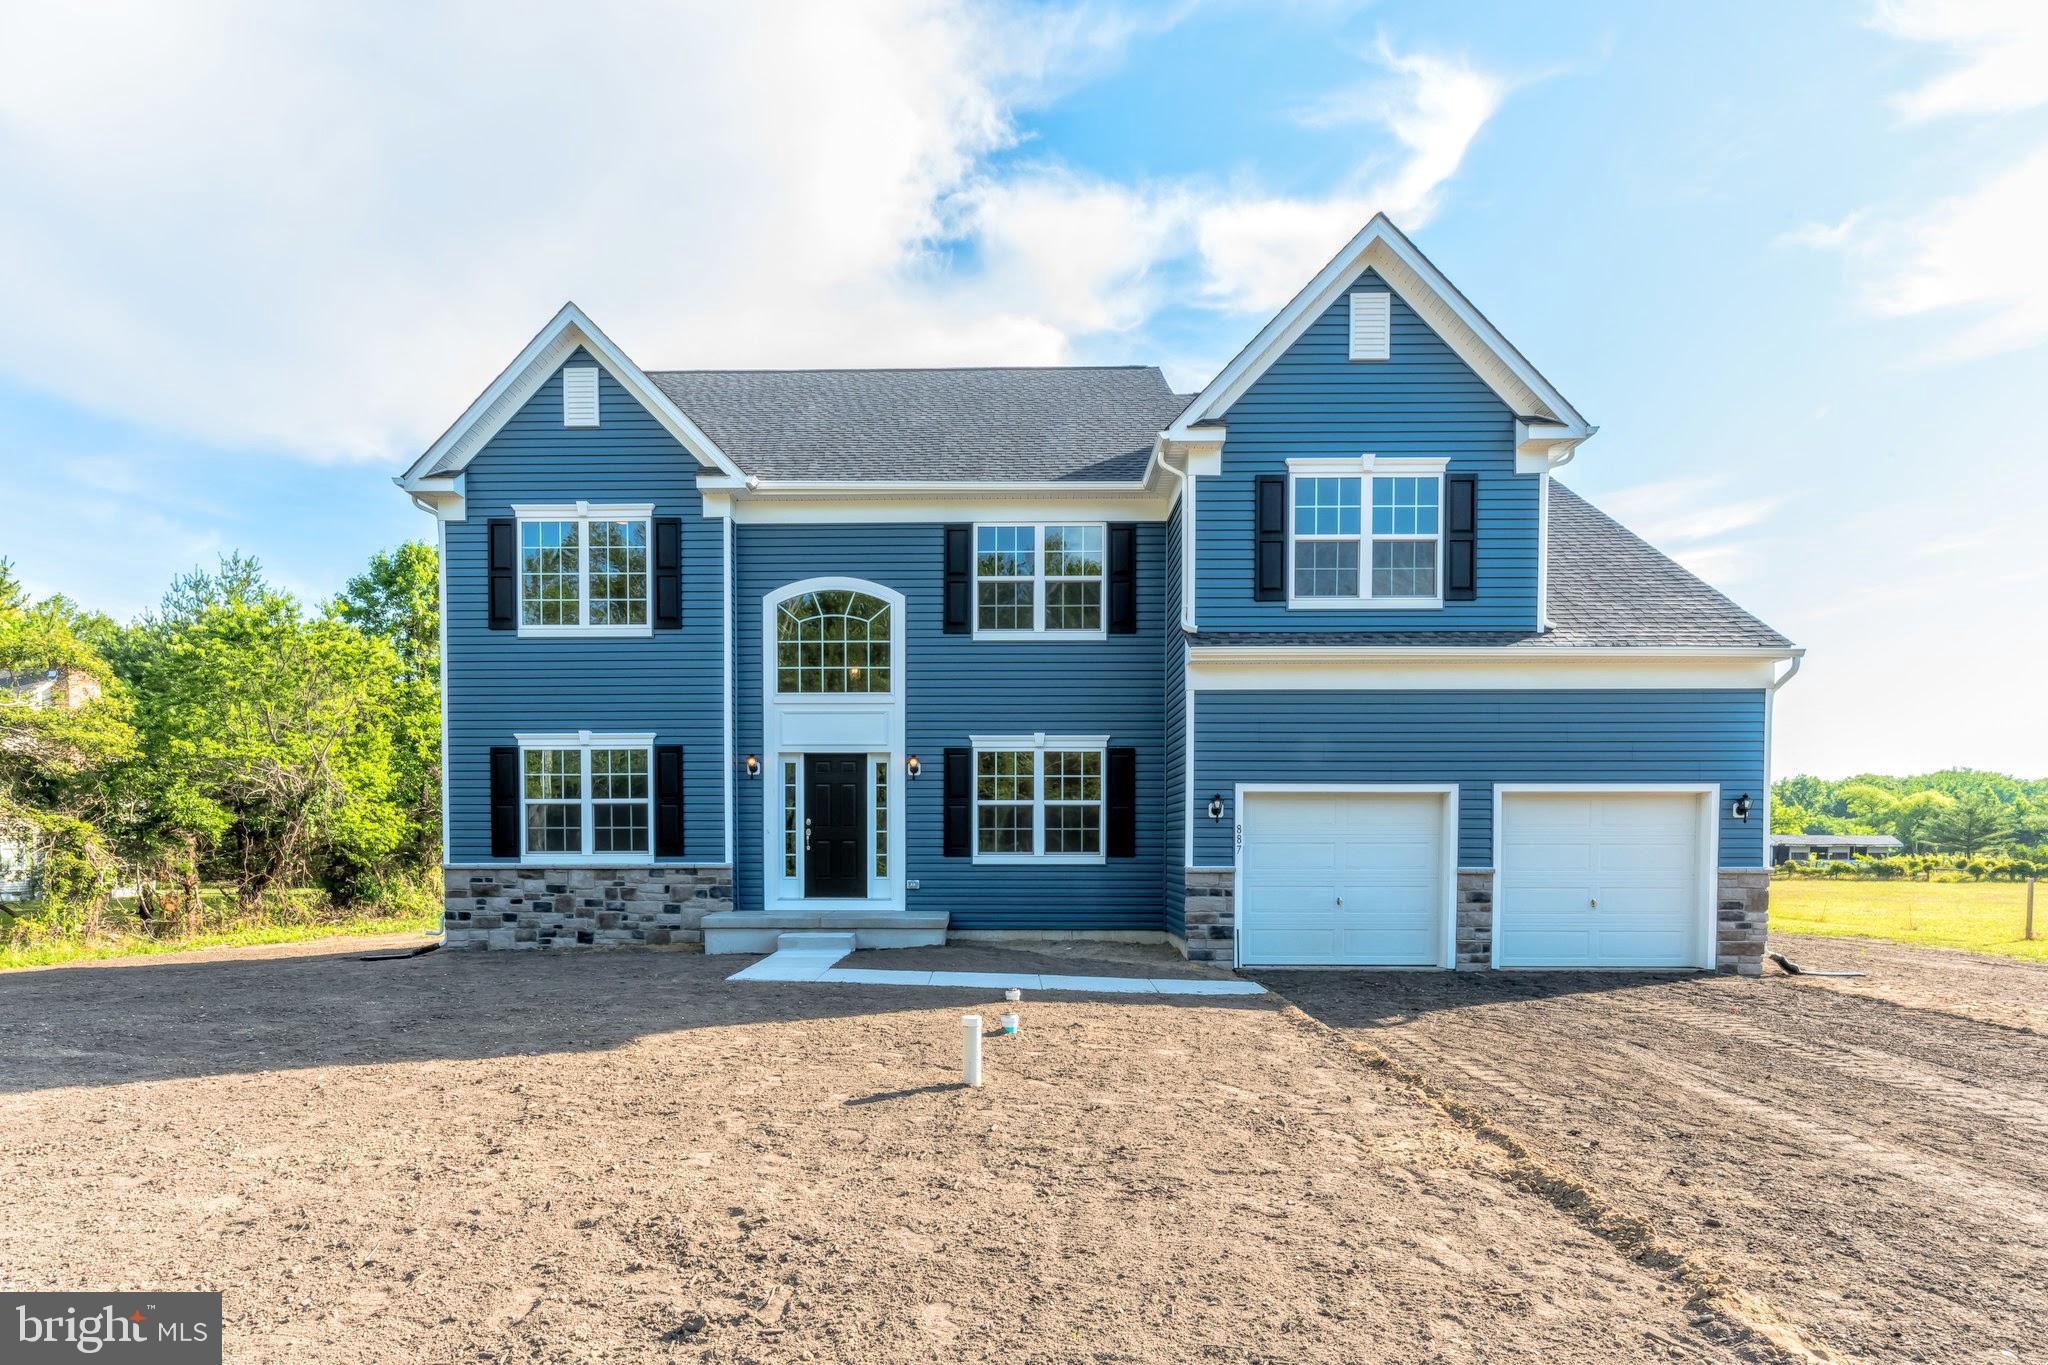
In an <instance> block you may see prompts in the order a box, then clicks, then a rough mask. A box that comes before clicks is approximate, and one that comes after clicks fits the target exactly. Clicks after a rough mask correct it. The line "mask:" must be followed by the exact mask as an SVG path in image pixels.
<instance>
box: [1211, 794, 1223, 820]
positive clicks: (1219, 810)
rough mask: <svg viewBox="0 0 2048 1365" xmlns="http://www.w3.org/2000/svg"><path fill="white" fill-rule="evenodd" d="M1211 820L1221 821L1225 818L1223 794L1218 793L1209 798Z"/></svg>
mask: <svg viewBox="0 0 2048 1365" xmlns="http://www.w3.org/2000/svg"><path fill="white" fill-rule="evenodd" d="M1209 818H1210V819H1211V820H1221V819H1222V818H1223V793H1221V792H1218V793H1217V794H1216V795H1214V796H1212V797H1210V798H1209Z"/></svg>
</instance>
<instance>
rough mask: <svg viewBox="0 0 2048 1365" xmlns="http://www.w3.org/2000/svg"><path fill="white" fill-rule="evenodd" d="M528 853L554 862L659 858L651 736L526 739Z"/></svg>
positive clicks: (523, 799)
mask: <svg viewBox="0 0 2048 1365" xmlns="http://www.w3.org/2000/svg"><path fill="white" fill-rule="evenodd" d="M518 739H519V781H520V793H519V794H520V806H521V810H520V816H521V819H520V827H521V834H520V848H521V851H522V853H523V854H524V856H526V857H528V858H535V859H546V860H548V861H561V860H564V859H567V860H574V859H577V858H589V859H601V860H604V861H607V862H609V861H617V860H620V859H624V860H627V861H634V860H638V859H643V858H647V857H650V856H651V855H652V853H653V851H654V843H653V829H654V777H653V752H654V751H653V743H654V739H653V736H651V735H590V736H587V737H585V736H583V735H580V734H579V735H520V736H519V737H518Z"/></svg>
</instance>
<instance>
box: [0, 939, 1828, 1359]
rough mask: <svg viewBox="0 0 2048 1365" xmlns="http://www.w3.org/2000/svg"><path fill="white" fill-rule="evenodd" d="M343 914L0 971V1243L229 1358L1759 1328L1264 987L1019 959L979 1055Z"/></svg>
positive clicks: (1329, 1347)
mask: <svg viewBox="0 0 2048 1365" xmlns="http://www.w3.org/2000/svg"><path fill="white" fill-rule="evenodd" d="M365 947H366V945H365V943H364V942H363V941H361V940H355V941H349V942H347V943H343V944H335V943H329V944H326V945H322V946H321V947H320V948H319V949H316V948H314V947H312V946H309V945H295V946H293V947H291V948H288V949H283V950H268V951H266V950H257V951H254V952H251V951H241V952H233V953H217V954H211V955H201V956H198V957H196V958H195V957H187V958H183V959H151V960H141V961H134V962H131V963H122V964H109V965H94V966H80V967H67V968H59V969H53V970H46V971H29V972H18V973H10V974H8V975H6V976H4V977H0V1037H5V1038H6V1039H7V1045H6V1047H5V1048H4V1049H0V1133H4V1134H5V1135H6V1141H7V1148H8V1152H7V1155H8V1162H9V1202H8V1208H7V1215H6V1217H5V1218H4V1219H0V1282H4V1283H5V1284H6V1285H8V1286H9V1287H10V1288H17V1289H59V1288H81V1287H88V1286H93V1287H125V1288H136V1289H142V1288H195V1289H197V1288H213V1289H220V1290H223V1291H225V1293H226V1304H227V1314H228V1329H227V1340H228V1344H229V1358H230V1359H232V1360H237V1361H265V1362H268V1361H300V1360H315V1359H317V1360H322V1361H327V1360H335V1361H424V1362H442V1361H515V1360H516V1361H521V1362H526V1361H580V1360H598V1359H603V1360H608V1361H639V1360H714V1361H739V1360H758V1361H787V1360H806V1359H809V1360H847V1361H883V1360H906V1359H940V1360H961V1361H985V1360H1002V1361H1059V1360H1098V1361H1141V1360H1142V1361H1150V1360H1204V1361H1252V1360H1261V1361H1265V1360H1310V1361H1360V1360H1383V1361H1441V1360H1480V1359H1485V1360H1538V1359H1541V1360H1547V1361H1590V1360H1610V1359H1615V1358H1630V1359H1638V1360H1672V1361H1679V1360H1686V1361H1689V1360H1697V1359H1737V1358H1744V1357H1749V1358H1755V1357H1757V1356H1758V1355H1760V1354H1761V1355H1768V1354H1769V1351H1768V1348H1767V1346H1766V1344H1765V1343H1764V1342H1763V1341H1762V1340H1761V1339H1759V1338H1756V1337H1754V1336H1753V1335H1752V1334H1750V1333H1749V1332H1748V1331H1747V1330H1746V1329H1745V1328H1744V1327H1743V1326H1742V1324H1740V1323H1739V1322H1733V1321H1731V1320H1729V1319H1727V1318H1726V1317H1725V1315H1721V1314H1718V1313H1717V1312H1715V1311H1713V1310H1712V1309H1711V1308H1710V1307H1701V1306H1699V1305H1698V1304H1693V1305H1688V1303H1687V1301H1686V1299H1687V1295H1686V1290H1685V1289H1684V1287H1683V1286H1682V1285H1680V1284H1679V1283H1677V1282H1676V1281H1674V1279H1673V1278H1672V1276H1671V1275H1670V1273H1669V1272H1668V1271H1666V1270H1662V1269H1657V1268H1652V1267H1649V1266H1645V1265H1644V1264H1641V1263H1639V1262H1638V1261H1636V1260H1632V1259H1630V1258H1629V1257H1627V1256H1625V1255H1624V1254H1622V1252H1620V1251H1618V1250H1616V1249H1615V1248H1614V1247H1613V1246H1612V1245H1610V1244H1609V1243H1608V1242H1607V1241H1604V1240H1602V1239H1600V1238H1599V1237H1597V1236H1595V1235H1594V1234H1593V1233H1592V1232H1591V1231H1589V1230H1588V1229H1587V1228H1586V1227H1585V1226H1584V1225H1583V1224H1582V1223H1581V1222H1578V1221H1575V1220H1574V1219H1572V1218H1570V1217H1567V1216H1565V1215H1563V1214H1561V1213H1559V1212H1558V1211H1557V1210H1556V1209H1555V1208H1554V1207H1553V1206H1552V1205H1551V1204H1550V1203H1548V1202H1546V1201H1545V1200H1543V1199H1541V1198H1539V1197H1538V1196H1537V1195H1535V1194H1532V1193H1528V1192H1526V1191H1525V1190H1523V1189H1521V1188H1518V1187H1517V1186H1516V1184H1515V1183H1514V1182H1513V1181H1512V1179H1511V1178H1510V1171H1509V1169H1508V1168H1509V1166H1510V1165H1511V1158H1509V1157H1508V1156H1507V1155H1506V1154H1504V1153H1503V1152H1502V1151H1501V1150H1500V1149H1499V1148H1498V1147H1497V1146H1495V1145H1493V1144H1490V1143H1487V1142H1484V1141H1481V1140H1478V1139H1476V1138H1475V1137H1474V1136H1473V1135H1472V1134H1470V1133H1469V1132H1468V1131H1466V1130H1465V1129H1464V1128H1462V1127H1460V1126H1458V1125H1457V1124H1455V1123H1452V1122H1451V1121H1449V1120H1448V1119H1447V1118H1446V1117H1445V1116H1444V1115H1443V1114H1442V1113H1441V1112H1439V1111H1438V1110H1437V1109H1435V1108H1433V1107H1431V1106H1430V1105H1428V1104H1427V1103H1425V1102H1424V1101H1422V1100H1420V1099H1418V1098H1417V1097H1416V1096H1415V1095H1414V1094H1413V1093H1412V1092H1411V1091H1410V1090H1409V1088H1408V1087H1407V1086H1406V1085H1404V1084H1403V1083H1401V1082H1400V1081H1399V1080H1398V1078H1396V1077H1393V1076H1390V1075H1387V1074H1385V1073H1384V1072H1378V1071H1374V1070H1372V1069H1370V1068H1368V1067H1366V1066H1364V1065H1363V1063H1362V1061H1361V1059H1360V1058H1359V1056H1358V1054H1357V1053H1356V1051H1355V1050H1354V1049H1352V1048H1350V1047H1348V1046H1347V1045H1345V1044H1344V1042H1343V1041H1342V1040H1341V1039H1339V1038H1337V1037H1336V1036H1335V1035H1333V1034H1331V1033H1330V1032H1329V1031H1328V1030H1325V1029H1322V1028H1320V1027H1318V1026H1316V1025H1315V1024H1313V1023H1312V1022H1311V1021H1309V1020H1307V1019H1304V1018H1302V1017H1301V1016H1300V1015H1298V1014H1295V1013H1292V1012H1290V1011H1289V1010H1288V1009H1287V1008H1286V1007H1285V1006H1284V1005H1282V1004H1281V1003H1280V1002H1278V1001H1275V1000H1271V999H1260V998H1253V999H1243V998H1230V999H1221V1000H1214V999H1211V1000H1187V999H1179V1000H1176V1001H1174V1002H1172V1003H1167V1002H1165V1001H1163V1000H1161V999H1158V998H1154V999H1152V1000H1149V1001H1146V1000H1142V999H1134V998H1132V997H1129V996H1122V997H1102V998H1088V997H1084V996H1073V995H1067V996H1060V997H1052V996H1046V997H1042V998H1038V999H1034V1000H1031V1001H1029V1002H1027V1004H1026V1007H1025V1021H1024V1032H1023V1033H1022V1035H1021V1036H1019V1037H1017V1038H1011V1039H1001V1038H992V1039H990V1040H989V1042H988V1069H989V1076H990V1083H989V1085H988V1086H987V1087H986V1088H985V1089H983V1090H980V1091H975V1092H969V1091H963V1090H961V1089H959V1088H957V1087H956V1086H954V1085H953V1084H952V1082H953V1080H954V1078H955V1077H956V1075H957V1067H958V1048H959V1019H960V1015H961V1014H962V1013H963V1012H964V1011H966V1010H968V1009H970V1008H975V1007H983V1008H984V1012H985V1013H987V1014H989V1015H991V1016H993V1014H994V1013H995V1011H993V1010H989V1009H986V1008H985V1007H986V1006H987V1005H988V1004H989V1003H991V1002H989V1001H988V1000H986V999H984V998H979V997H977V995H976V994H975V993H973V992H965V991H933V990H904V989H891V988H886V987H857V986H846V987H829V986H771V985H727V984H725V982H724V981H723V979H722V978H723V977H724V976H725V975H726V974H727V973H728V972H730V971H732V970H734V969H735V968H736V967H738V966H740V965H743V963H744V962H745V961H746V959H737V958H717V959H707V958H703V957H699V956H692V955H685V954H681V953H665V952H639V953H603V954H597V953H592V954H582V955H563V956H549V957H545V958H543V957H540V956H536V955H527V954H521V955H518V956H513V955H509V954H507V955H496V954H493V955H454V954H446V953H443V954H436V955H433V956H429V957H424V958H420V959H417V960H415V961H411V962H385V963H364V962H358V961H355V960H354V956H353V955H354V954H355V953H357V952H361V951H364V950H365ZM973 955H974V957H975V960H976V965H978V966H991V967H992V966H995V965H998V964H1001V965H1008V966H1013V967H1016V968H1018V969H1021V970H1030V971H1061V972H1076V971H1090V970H1100V971H1102V972H1104V973H1105V974H1129V973H1130V972H1131V970H1132V968H1133V965H1134V963H1138V964H1139V965H1142V956H1143V955H1142V954H1138V955H1135V956H1134V955H1133V954H1131V953H1129V952H1119V953H1118V954H1116V957H1115V960H1114V961H1108V962H1103V963H1099V964H1090V963H1089V962H1087V961H1086V960H1085V959H1082V958H1079V957H1077V956H1076V955H1074V954H1071V953H1069V954H1065V955H1062V956H1059V957H1057V958H1046V957H1040V956H1037V955H1030V954H1022V953H1015V952H1005V951H1002V950H993V949H976V950H973ZM1815 994H1816V997H1817V998H1823V999H1824V998H1825V997H1819V996H1818V993H1815Z"/></svg>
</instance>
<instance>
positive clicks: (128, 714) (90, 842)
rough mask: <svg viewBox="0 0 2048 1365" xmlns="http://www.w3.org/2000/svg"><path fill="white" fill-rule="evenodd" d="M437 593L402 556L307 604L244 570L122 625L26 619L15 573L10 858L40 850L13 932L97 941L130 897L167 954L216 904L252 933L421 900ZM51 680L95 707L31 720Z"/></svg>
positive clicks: (6, 591) (427, 559) (0, 752)
mask: <svg viewBox="0 0 2048 1365" xmlns="http://www.w3.org/2000/svg"><path fill="white" fill-rule="evenodd" d="M438 577H439V566H438V564H437V563H436V558H435V553H434V550H433V548H432V547H431V546H428V545H424V544H420V543H417V542H413V543H408V544H405V545H401V546H399V547H398V548H397V549H395V550H390V551H381V552H379V553H377V554H375V555H373V556H372V557H371V559H370V562H369V564H368V566H367V567H366V568H365V570H364V571H363V572H362V573H360V574H358V575H356V576H355V577H353V578H351V579H350V580H349V582H348V585H347V586H346V587H344V588H343V589H342V591H341V592H340V593H338V594H337V595H336V596H335V597H333V598H332V599H330V600H328V601H324V602H318V603H311V604H308V603H303V602H301V601H300V600H298V599H297V598H296V597H294V596H293V595H292V594H290V593H288V592H286V591H284V590H283V589H281V588H279V587H277V586H276V585H275V584H273V583H271V582H270V581H269V580H268V579H266V578H265V576H264V573H263V569H262V566H261V565H260V564H259V563H257V561H256V560H254V559H251V558H248V557H246V556H242V555H228V556H225V557H223V558H222V559H221V560H220V561H219V563H218V564H217V565H216V566H215V567H214V568H213V569H212V570H210V571H208V570H198V571H194V572H193V573H190V574H187V575H184V576H182V577H179V578H177V579H175V580H173V581H172V583H171V585H170V587H169V589H168V591H166V592H165V593H164V595H163V599H162V601H161V603H160V604H159V605H158V607H157V608H156V609H155V610H153V611H150V612H147V613H145V614H144V615H143V616H141V617H140V618H139V619H137V620H135V621H132V622H129V623H127V624H122V623H119V622H116V621H114V620H113V619H112V618H110V617H108V616H106V615H104V614H102V613H99V612H95V611H90V610H87V609H85V608H83V607H81V606H79V605H78V604H77V603H75V602H72V601H71V600H69V599H68V598H66V597H63V596H61V595H60V596H53V597H49V598H45V599H43V600H41V601H34V600H31V599H30V598H29V597H28V595H27V594H26V593H25V592H24V591H23V589H22V587H21V585H20V583H19V581H18V580H17V579H16V577H15V575H14V572H13V569H12V566H11V565H10V564H8V563H7V561H5V560H0V673H6V674H9V675H12V679H13V680H14V685H10V686H9V687H7V688H5V689H4V690H0V838H6V839H8V840H10V841H13V842H15V843H16V844H17V845H21V846H30V847H33V848H34V850H35V856H34V859H33V862H32V867H33V874H32V875H33V887H32V892H31V898H30V900H29V901H28V902H26V903H25V904H24V905H20V906H14V907H10V910H11V912H12V913H11V918H12V919H13V920H14V923H13V924H12V925H11V926H10V932H12V933H14V934H17V935H19V934H21V933H24V932H26V933H44V934H51V935H70V934H77V933H82V932H85V931H87V930H89V929H90V928H91V927H93V925H94V923H95V922H96V917H98V916H102V915H104V914H106V913H107V912H108V911H109V907H110V905H111V903H112V902H113V900H114V896H115V892H116V890H117V888H121V887H123V886H124V885H125V886H133V887H135V888H136V889H137V891H138V901H137V904H136V906H135V908H134V910H133V912H132V913H133V914H135V915H136V916H137V917H139V918H140V919H141V920H142V921H143V922H144V924H145V925H146V926H147V927H148V928H149V929H150V930H151V931H153V932H159V933H175V932H178V931H180V930H181V929H182V930H184V931H188V932H189V931H190V930H192V929H194V928H196V926H197V925H198V922H199V917H200V914H201V906H202V886H208V885H210V886H216V887H221V888H224V889H225V891H226V894H227V895H228V897H229V899H230V900H231V901H232V903H233V905H234V906H235V907H236V908H237V909H238V910H239V912H240V913H241V914H242V915H244V916H254V915H259V914H261V913H262V912H263V911H264V910H265V908H266V907H267V906H270V905H272V904H273V903H275V902H277V900H278V899H279V898H280V897H282V896H285V895H287V894H289V893H292V892H295V891H298V890H301V889H303V888H307V887H312V888H317V889H318V891H319V892H320V893H322V894H323V895H324V897H325V899H326V900H327V901H328V902H329V903H330V904H331V905H333V906H334V907H337V908H342V909H347V908H352V907H359V906H364V905H368V904H371V903H374V902H378V901H380V900H385V899H390V898H393V897H394V895H395V893H397V892H398V891H399V890H400V889H401V886H402V884H405V883H408V882H410V883H411V884H413V885H414V886H415V887H416V886H417V884H418V882H419V881H420V880H421V879H423V878H424V877H426V876H427V875H429V874H430V873H431V871H432V869H433V868H434V867H435V866H436V865H437V864H438V862H439V846H440V838H441V833H440V783H441V774H440V747H441V746H440V667H439V658H440V619H439V611H438V588H437V584H438ZM53 670H55V671H58V672H60V673H61V672H63V671H65V670H77V671H78V672H80V673H83V674H85V675H87V676H89V677H90V678H91V679H93V680H94V681H95V682H96V683H98V685H99V688H100V695H99V696H98V697H97V698H96V699H94V700H91V701H88V702H86V703H85V704H84V705H82V706H79V707H76V708H75V709H74V708H69V707H66V706H63V705H41V706H38V705H32V704H30V702H29V700H28V699H27V698H26V697H25V696H24V695H23V690H22V687H21V686H20V685H19V684H20V682H21V680H24V679H31V680H32V679H35V678H37V677H41V676H46V675H48V674H49V673H50V672H52V671H53ZM124 913H125V912H124Z"/></svg>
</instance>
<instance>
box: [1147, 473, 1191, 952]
mask: <svg viewBox="0 0 2048 1365" xmlns="http://www.w3.org/2000/svg"><path fill="white" fill-rule="evenodd" d="M1180 574H1181V523H1180V504H1179V503H1178V502H1176V503H1175V504H1174V508H1173V511H1172V512H1170V513H1168V514H1167V519H1166V593H1165V601H1164V606H1163V610H1164V613H1165V617H1166V629H1165V635H1166V677H1165V679H1164V680H1163V681H1164V687H1163V692H1164V697H1165V706H1166V736H1165V738H1166V792H1165V801H1164V802H1163V803H1162V809H1161V811H1160V815H1161V823H1162V825H1163V826H1164V833H1165V839H1166V845H1165V849H1166V851H1165V856H1164V859H1163V864H1164V865H1163V868H1162V871H1163V872H1164V873H1165V881H1166V907H1165V908H1166V930H1167V932H1168V933H1170V934H1180V933H1185V932H1186V924H1185V922H1184V921H1183V920H1182V918H1181V912H1182V909H1183V907H1184V902H1185V901H1186V899H1187V878H1186V876H1185V875H1184V872H1183V869H1184V868H1185V866H1186V863H1187V859H1186V857H1185V851H1184V848H1183V845H1184V844H1185V842H1186V840H1187V790H1188V786H1187V733H1188V725H1187V676H1188V646H1187V635H1186V634H1185V633H1184V632H1183V631H1182V630H1181V628H1180V610H1181V592H1180ZM1139 809H1140V811H1142V810H1143V809H1144V802H1143V801H1142V800H1140V802H1139ZM1140 818H1141V819H1142V818H1143V817H1142V816H1140Z"/></svg>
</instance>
